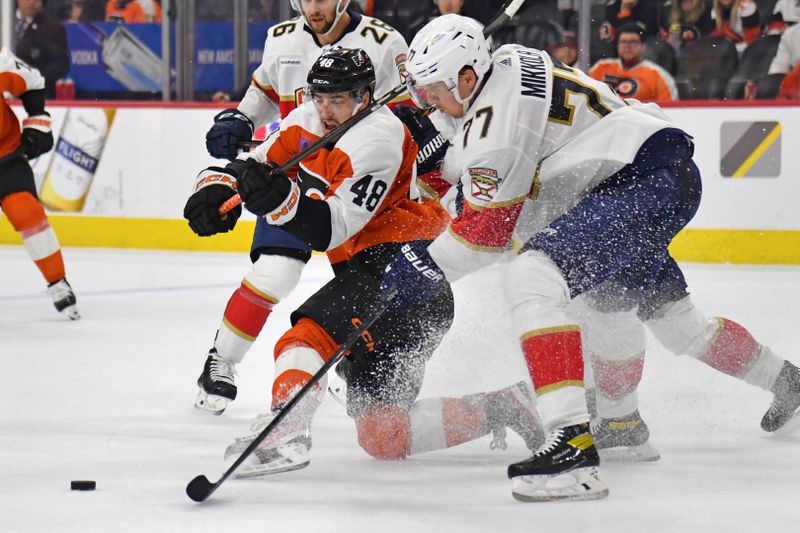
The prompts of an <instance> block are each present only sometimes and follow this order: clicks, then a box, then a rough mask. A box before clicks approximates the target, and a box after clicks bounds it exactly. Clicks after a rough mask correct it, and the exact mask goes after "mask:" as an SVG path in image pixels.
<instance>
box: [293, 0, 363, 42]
mask: <svg viewBox="0 0 800 533" xmlns="http://www.w3.org/2000/svg"><path fill="white" fill-rule="evenodd" d="M289 1H290V3H291V4H292V9H294V10H295V11H297V12H298V13H300V14H301V15H303V20H305V22H306V26H308V27H311V24H309V23H308V19H307V18H306V14H305V12H304V11H303V6H302V5H301V3H300V2H301V0H289ZM348 5H350V0H337V2H336V16H335V17H334V19H333V24H331V27H330V28H329V29H328V31H326V32H325V33H323V34H322V35H328V34H329V33H330V32H332V31H333V28H335V27H336V23H337V22H339V19H340V18H342V15H344V12H345V10H346V9H347V6H348Z"/></svg>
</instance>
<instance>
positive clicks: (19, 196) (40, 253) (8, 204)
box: [0, 157, 65, 284]
mask: <svg viewBox="0 0 800 533" xmlns="http://www.w3.org/2000/svg"><path fill="white" fill-rule="evenodd" d="M0 207H1V208H2V210H3V213H5V215H6V217H7V218H8V221H9V222H10V223H11V225H12V226H13V228H14V229H15V230H16V231H17V232H18V233H19V234H20V236H21V237H22V241H23V243H24V245H25V250H27V252H28V255H29V256H30V258H31V259H32V260H33V262H34V263H35V264H36V266H37V267H38V268H39V271H40V272H41V273H42V276H43V277H44V279H45V280H46V281H47V283H48V284H50V283H54V282H56V281H58V280H60V279H62V278H64V276H65V272H64V260H63V258H62V257H61V247H60V246H59V244H58V238H57V237H56V234H55V232H54V231H53V228H51V227H50V223H49V222H48V220H47V215H46V214H45V212H44V208H43V207H42V204H41V203H39V200H38V199H37V197H36V187H35V185H34V180H33V171H32V170H31V167H30V165H28V162H27V161H25V159H23V158H22V157H14V158H12V159H10V160H8V161H4V162H3V163H2V164H1V165H0Z"/></svg>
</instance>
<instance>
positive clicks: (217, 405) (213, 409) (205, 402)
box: [194, 387, 230, 415]
mask: <svg viewBox="0 0 800 533" xmlns="http://www.w3.org/2000/svg"><path fill="white" fill-rule="evenodd" d="M228 403H230V400H229V399H228V398H225V397H223V396H217V395H216V394H208V393H207V392H206V391H204V390H203V389H202V387H201V388H200V391H199V392H198V393H197V398H196V399H195V401H194V406H195V407H196V408H198V409H200V410H202V411H208V412H210V413H212V414H215V415H221V414H222V412H223V411H225V408H226V407H228Z"/></svg>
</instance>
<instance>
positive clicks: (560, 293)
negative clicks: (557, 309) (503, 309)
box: [505, 250, 570, 309]
mask: <svg viewBox="0 0 800 533" xmlns="http://www.w3.org/2000/svg"><path fill="white" fill-rule="evenodd" d="M505 289H506V294H507V295H508V298H509V303H510V304H511V307H512V309H513V308H514V307H516V306H518V305H522V304H530V303H532V304H535V305H536V304H543V305H553V304H555V305H566V304H567V302H569V299H570V294H569V287H568V286H567V282H566V280H565V279H564V276H563V274H562V273H561V270H560V269H559V268H558V266H557V265H556V264H555V263H554V262H553V260H552V259H550V258H549V257H547V255H546V254H544V253H543V252H541V251H538V250H530V251H527V252H525V253H523V254H521V255H519V256H517V257H515V258H514V259H513V260H512V261H511V263H510V264H509V266H508V270H507V275H506V277H505Z"/></svg>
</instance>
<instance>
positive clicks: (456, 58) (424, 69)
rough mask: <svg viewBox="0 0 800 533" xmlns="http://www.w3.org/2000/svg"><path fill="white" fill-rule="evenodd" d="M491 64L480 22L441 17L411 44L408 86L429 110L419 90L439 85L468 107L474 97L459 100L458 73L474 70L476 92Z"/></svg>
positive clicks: (447, 16)
mask: <svg viewBox="0 0 800 533" xmlns="http://www.w3.org/2000/svg"><path fill="white" fill-rule="evenodd" d="M491 64H492V56H491V53H490V52H489V44H488V43H487V42H486V38H485V37H484V36H483V26H482V25H481V24H480V22H478V21H477V20H474V19H471V18H469V17H462V16H461V15H455V14H450V15H442V16H441V17H437V18H435V19H433V20H432V21H430V22H429V23H428V24H426V25H425V26H424V27H423V28H422V29H421V30H419V32H417V35H416V36H415V37H414V40H412V41H411V45H410V46H409V49H408V57H407V58H406V73H407V74H408V76H407V78H406V85H407V86H408V90H409V93H411V96H412V97H413V98H414V101H416V103H417V105H418V106H420V107H428V103H427V102H426V101H425V97H424V95H423V94H421V93H420V91H419V90H416V88H417V87H421V86H427V85H431V84H433V83H436V82H439V81H441V82H444V84H445V85H446V86H447V88H448V90H450V92H451V93H453V96H455V97H456V100H457V101H458V102H459V103H461V104H462V105H465V106H466V103H467V102H468V101H469V99H470V97H471V96H472V94H469V95H467V96H466V98H463V99H462V98H461V97H460V96H459V94H458V73H459V72H460V71H461V69H463V68H464V67H472V70H474V71H475V74H476V75H477V77H478V83H477V84H476V85H475V88H476V89H477V88H478V86H480V82H481V80H483V77H484V75H485V74H486V72H487V71H488V70H489V67H490V66H491ZM473 92H474V90H473Z"/></svg>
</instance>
